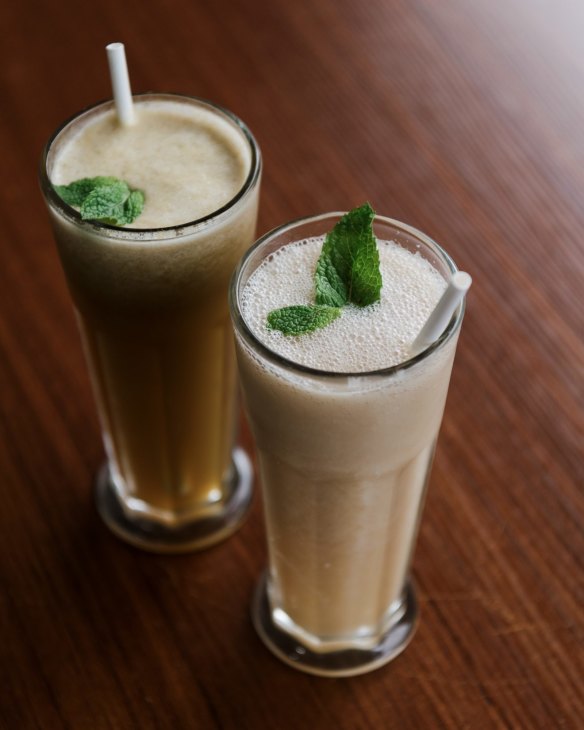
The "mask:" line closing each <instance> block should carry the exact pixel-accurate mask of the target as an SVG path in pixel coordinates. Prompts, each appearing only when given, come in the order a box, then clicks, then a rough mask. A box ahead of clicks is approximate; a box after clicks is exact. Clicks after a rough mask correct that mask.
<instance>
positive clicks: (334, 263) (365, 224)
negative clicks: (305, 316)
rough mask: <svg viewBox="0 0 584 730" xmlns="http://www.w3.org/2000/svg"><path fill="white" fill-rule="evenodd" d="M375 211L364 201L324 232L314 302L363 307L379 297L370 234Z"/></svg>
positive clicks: (375, 254) (376, 260)
mask: <svg viewBox="0 0 584 730" xmlns="http://www.w3.org/2000/svg"><path fill="white" fill-rule="evenodd" d="M374 217H375V211H374V210H373V208H372V207H371V206H370V205H369V203H365V205H362V206H361V207H360V208H354V209H353V210H351V211H350V212H349V213H347V214H346V215H344V216H343V217H342V218H341V220H340V221H339V222H338V223H337V224H336V226H335V227H334V228H333V230H332V231H331V232H330V233H328V234H327V237H326V239H325V242H324V244H323V247H322V253H321V254H320V258H319V259H318V264H317V266H316V274H315V287H316V303H317V304H329V305H333V306H337V307H339V306H343V305H344V304H348V303H349V302H350V303H351V304H357V305H358V306H359V307H365V306H367V305H368V304H373V303H374V302H377V301H379V298H380V296H381V272H380V270H379V251H378V250H377V245H376V243H375V236H374V235H373V228H372V223H373V218H374Z"/></svg>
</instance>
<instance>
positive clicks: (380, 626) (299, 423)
mask: <svg viewBox="0 0 584 730" xmlns="http://www.w3.org/2000/svg"><path fill="white" fill-rule="evenodd" d="M337 219H338V216H337V217H335V216H334V215H333V216H321V217H320V218H317V219H312V220H310V219H309V220H308V221H305V222H301V223H299V224H292V225H291V226H289V227H287V228H286V227H285V228H284V229H283V230H280V231H276V232H275V234H273V235H272V238H270V237H269V236H268V237H266V239H264V242H263V243H261V242H260V246H259V248H257V249H256V250H255V251H254V252H253V253H252V254H251V256H249V257H248V258H247V260H246V262H244V265H243V268H242V269H241V272H240V274H239V278H238V281H237V282H236V285H235V286H236V290H235V291H234V292H233V297H234V299H235V298H237V302H238V303H237V305H235V304H233V305H232V307H233V308H234V309H235V310H236V312H235V315H234V320H235V325H236V332H237V337H236V341H237V351H238V363H239V368H240V374H241V380H242V386H243V390H244V396H245V401H246V406H247V411H248V414H249V418H250V422H251V426H252V430H253V433H254V436H255V439H256V443H257V448H258V454H259V465H260V472H261V479H262V483H263V491H264V504H265V514H266V524H267V533H268V546H269V557H270V569H269V578H268V586H267V592H268V597H267V599H266V597H265V596H264V597H263V598H262V597H261V596H260V597H259V598H258V603H257V605H256V607H255V609H254V610H255V623H256V626H257V627H258V629H259V631H260V634H261V635H262V637H263V638H264V640H265V641H266V642H267V643H268V645H269V646H270V647H271V648H272V649H273V650H274V651H275V652H276V653H277V654H279V655H280V656H281V658H283V659H284V660H286V661H289V662H291V663H294V665H295V666H299V667H300V668H304V669H305V670H307V671H311V672H314V673H321V674H339V675H341V674H355V673H359V672H362V671H366V670H367V669H370V668H373V667H374V666H377V665H379V664H381V663H384V662H385V661H388V660H389V659H390V658H391V657H392V656H394V655H395V653H397V652H398V651H399V650H400V649H401V648H403V647H404V646H405V643H407V639H408V638H409V635H410V633H411V630H412V627H413V624H414V616H415V606H414V605H413V598H412V593H411V589H410V592H409V594H407V591H406V586H407V579H408V572H409V567H410V562H411V557H412V551H413V546H414V543H415V538H416V533H417V529H418V523H419V518H420V511H421V506H422V502H423V495H424V490H425V486H426V480H427V475H428V472H429V468H430V465H431V461H432V456H433V451H434V444H435V441H436V436H437V434H438V430H439V427H440V422H441V419H442V413H443V409H444V402H445V399H446V393H447V389H448V382H449V378H450V371H451V367H452V361H453V358H454V351H455V347H456V339H457V334H458V324H459V321H460V318H461V316H462V315H461V312H459V313H458V319H457V321H456V323H455V324H453V325H451V327H450V330H449V331H448V335H447V337H446V338H445V340H444V341H443V342H442V343H441V344H440V345H439V346H437V347H435V348H433V350H432V352H427V353H426V354H424V355H422V356H421V357H420V358H419V361H418V362H416V363H409V364H408V365H409V366H408V367H402V366H401V364H403V363H404V362H405V361H407V360H408V359H409V358H410V357H411V355H410V353H409V350H408V347H409V345H410V344H411V343H412V341H413V340H414V339H415V336H416V335H417V333H418V332H419V330H420V329H421V328H422V325H423V324H424V322H425V320H426V319H427V317H428V315H429V314H430V312H431V311H432V309H433V308H434V306H435V305H436V303H437V301H438V299H439V298H440V296H441V294H442V292H443V291H444V289H445V288H446V280H445V277H448V276H449V273H450V271H451V270H453V265H452V264H451V262H450V261H449V259H447V257H446V256H445V255H444V254H443V253H441V252H440V250H439V249H438V247H436V246H435V244H434V245H433V247H430V243H426V241H428V239H425V237H422V234H417V235H416V232H414V231H413V230H412V229H407V228H406V227H404V228H403V229H400V227H399V225H400V224H395V223H393V222H391V221H388V219H382V218H378V219H376V223H375V226H376V234H377V236H378V238H379V239H380V240H379V241H378V249H379V253H380V266H381V273H382V277H383V288H382V292H381V301H380V302H379V303H377V304H374V305H371V306H368V307H365V308H359V307H355V306H349V307H345V308H344V309H343V312H342V316H341V317H340V318H339V319H337V320H335V321H334V322H333V323H332V324H330V325H329V326H328V327H326V328H324V329H321V330H317V331H315V332H313V333H311V334H308V335H303V336H301V337H292V336H284V335H283V334H282V333H281V332H277V331H273V330H269V329H267V327H266V316H267V314H268V313H269V312H270V311H271V310H274V309H277V308H280V307H283V306H288V305H291V304H310V303H312V302H314V284H313V274H314V270H315V267H316V262H317V259H318V257H319V254H320V251H321V247H322V240H323V239H322V235H320V234H323V233H324V232H325V231H328V230H330V229H331V228H332V227H333V225H334V223H335V222H336V220H337ZM315 236H316V237H315ZM418 237H420V239H421V240H418ZM295 240H296V242H293V243H288V242H289V241H295ZM282 244H287V245H285V246H284V247H283V248H280V246H281V245H282ZM262 247H263V248H262ZM273 251H275V253H272V252H273ZM266 348H268V349H266ZM271 353H277V355H274V354H271ZM278 356H280V357H278ZM299 366H300V367H299ZM387 368H390V369H389V370H388V371H386V372H383V369H387ZM391 368H393V370H392V369H391ZM380 370H381V371H382V372H381V373H379V374H369V373H371V372H372V371H380ZM339 373H368V374H367V375H359V374H357V375H350V376H346V375H339ZM406 594H407V595H406ZM408 596H409V597H408ZM392 632H393V633H392ZM351 650H353V651H351ZM355 650H356V651H355Z"/></svg>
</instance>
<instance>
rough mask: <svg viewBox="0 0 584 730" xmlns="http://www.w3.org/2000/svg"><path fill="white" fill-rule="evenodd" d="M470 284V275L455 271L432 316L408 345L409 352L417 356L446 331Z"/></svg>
mask: <svg viewBox="0 0 584 730" xmlns="http://www.w3.org/2000/svg"><path fill="white" fill-rule="evenodd" d="M471 284H472V278H471V276H470V274H467V273H466V272H464V271H457V272H456V273H455V274H453V275H452V277H451V278H450V281H449V282H448V286H447V287H446V291H445V292H444V294H443V295H442V296H441V297H440V300H439V301H438V304H437V305H436V307H435V308H434V311H433V312H432V314H431V315H430V316H429V317H428V319H427V320H426V324H425V325H424V326H423V327H422V329H421V330H420V332H419V334H418V336H417V337H416V339H415V340H414V341H413V343H412V344H411V345H410V352H412V353H413V354H414V355H417V354H418V353H419V352H421V351H422V350H425V349H426V347H428V346H429V345H431V344H432V343H433V342H436V340H437V339H438V338H439V337H440V335H441V334H442V333H443V332H444V330H445V329H446V327H447V325H448V323H449V322H450V319H451V317H452V315H453V314H454V312H455V311H456V308H457V307H458V305H459V304H460V303H461V302H462V300H463V299H464V296H465V294H466V293H467V291H468V290H469V288H470V285H471Z"/></svg>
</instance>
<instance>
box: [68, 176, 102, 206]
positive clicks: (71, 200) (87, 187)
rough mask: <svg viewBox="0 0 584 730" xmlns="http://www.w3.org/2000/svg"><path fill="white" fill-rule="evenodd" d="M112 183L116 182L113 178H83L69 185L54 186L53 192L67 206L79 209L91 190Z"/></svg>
mask: <svg viewBox="0 0 584 730" xmlns="http://www.w3.org/2000/svg"><path fill="white" fill-rule="evenodd" d="M114 182H116V178H115V177H83V178H81V180H75V181H74V182H72V183H69V185H55V190H56V191H57V194H58V195H59V197H60V198H62V199H63V200H64V201H65V202H66V203H67V205H72V206H74V207H75V208H80V207H81V204H82V203H83V201H84V200H85V198H86V197H87V196H88V195H89V193H90V192H91V191H92V190H95V188H97V187H98V186H100V185H109V184H111V183H114Z"/></svg>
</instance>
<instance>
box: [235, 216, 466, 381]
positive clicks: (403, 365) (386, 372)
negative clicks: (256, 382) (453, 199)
mask: <svg viewBox="0 0 584 730" xmlns="http://www.w3.org/2000/svg"><path fill="white" fill-rule="evenodd" d="M345 214H346V211H345V212H343V211H333V212H330V213H322V214H320V215H315V216H307V217H303V218H296V219H295V220H293V221H289V222H288V223H284V224H283V225H280V226H277V227H276V228H273V229H272V230H271V231H268V232H267V233H265V234H264V235H263V236H261V238H259V239H258V240H257V241H256V242H255V243H254V244H253V246H251V247H250V248H249V249H248V250H247V251H246V252H245V253H244V255H243V256H242V258H241V259H240V261H239V263H238V264H237V266H236V268H235V271H234V272H233V275H232V277H231V282H230V285H229V309H230V312H231V318H232V321H233V327H234V330H235V332H236V334H239V335H240V336H242V337H243V339H244V340H245V342H246V343H247V344H248V345H250V346H251V347H252V348H254V349H256V350H257V351H258V352H259V354H260V355H261V356H262V357H264V358H265V359H266V360H268V362H271V363H272V364H275V365H278V366H280V367H283V368H285V369H287V370H293V371H297V372H300V373H304V374H306V375H313V376H318V377H321V378H329V379H331V380H332V379H338V378H349V377H351V378H357V377H358V378H364V377H374V376H378V377H379V376H384V377H387V376H390V375H394V374H397V373H399V372H401V371H402V370H406V369H407V368H410V367H412V366H414V365H417V364H418V363H420V362H422V361H424V360H425V359H426V358H428V357H429V356H430V355H432V353H434V352H437V351H438V350H441V349H442V348H443V347H444V346H445V345H446V343H447V342H449V341H450V340H451V339H452V337H453V336H454V334H455V333H456V332H457V331H458V330H459V329H460V325H461V323H462V320H463V317H464V311H465V300H466V298H465V299H463V300H462V302H461V303H460V304H459V306H458V307H457V309H456V311H455V313H454V314H453V315H452V318H451V319H450V322H449V323H448V326H447V327H446V329H445V330H444V332H443V333H442V334H441V335H440V337H439V338H438V339H437V340H435V341H434V342H433V343H431V344H430V345H428V346H427V347H425V348H424V349H423V350H422V351H421V352H419V353H417V354H416V355H414V356H413V357H411V358H408V359H407V360H404V361H403V362H400V363H397V364H396V365H391V366H389V367H386V368H378V369H376V370H365V371H358V372H339V371H332V370H320V369H319V368H314V367H310V366H309V365H302V364H300V363H297V362H294V360H290V359H288V358H287V357H284V356H283V355H280V354H279V353H277V352H275V351H274V350H272V349H271V348H270V347H268V346H267V345H265V344H264V343H263V342H262V341H261V340H259V339H258V337H257V336H256V335H255V334H254V333H253V332H252V330H251V329H250V327H249V326H248V324H247V322H246V321H245V318H244V316H243V314H242V312H241V308H240V306H239V303H240V293H241V286H240V284H241V277H242V274H243V272H244V270H245V267H246V264H247V262H248V261H249V259H250V258H251V257H252V256H253V254H254V253H255V252H256V251H257V250H258V249H259V248H261V247H262V246H263V245H264V244H266V243H267V242H268V241H269V240H272V239H273V238H275V237H276V236H278V235H281V234H283V233H286V232H287V231H289V230H292V229H294V228H296V227H298V226H300V225H302V224H305V223H315V222H318V221H322V220H326V219H329V218H330V219H335V218H336V219H339V218H340V217H342V216H343V215H345ZM376 222H377V223H384V224H386V225H390V226H391V227H393V228H394V229H396V230H397V231H400V232H403V233H407V234H408V235H410V236H413V237H414V238H415V239H417V240H418V241H420V242H421V243H423V244H425V245H426V246H428V247H429V248H430V249H431V250H432V251H433V252H434V253H435V254H437V255H438V257H439V258H440V259H441V260H442V262H443V263H444V264H445V265H446V267H447V268H448V270H449V271H450V273H451V274H455V273H456V272H457V271H458V270H459V269H458V267H457V266H456V264H455V263H454V260H453V259H452V257H451V256H450V255H449V254H448V253H447V252H446V251H445V250H444V249H443V248H442V246H440V244H438V243H436V241H434V240H433V239H432V238H430V236H427V235H426V234H425V233H423V232H422V231H420V230H418V229H417V228H414V227H413V226H410V225H408V224H407V223H402V222H401V221H397V220H395V219H393V218H388V217H386V216H382V215H377V214H376V215H375V218H374V219H373V224H375V223H376Z"/></svg>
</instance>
